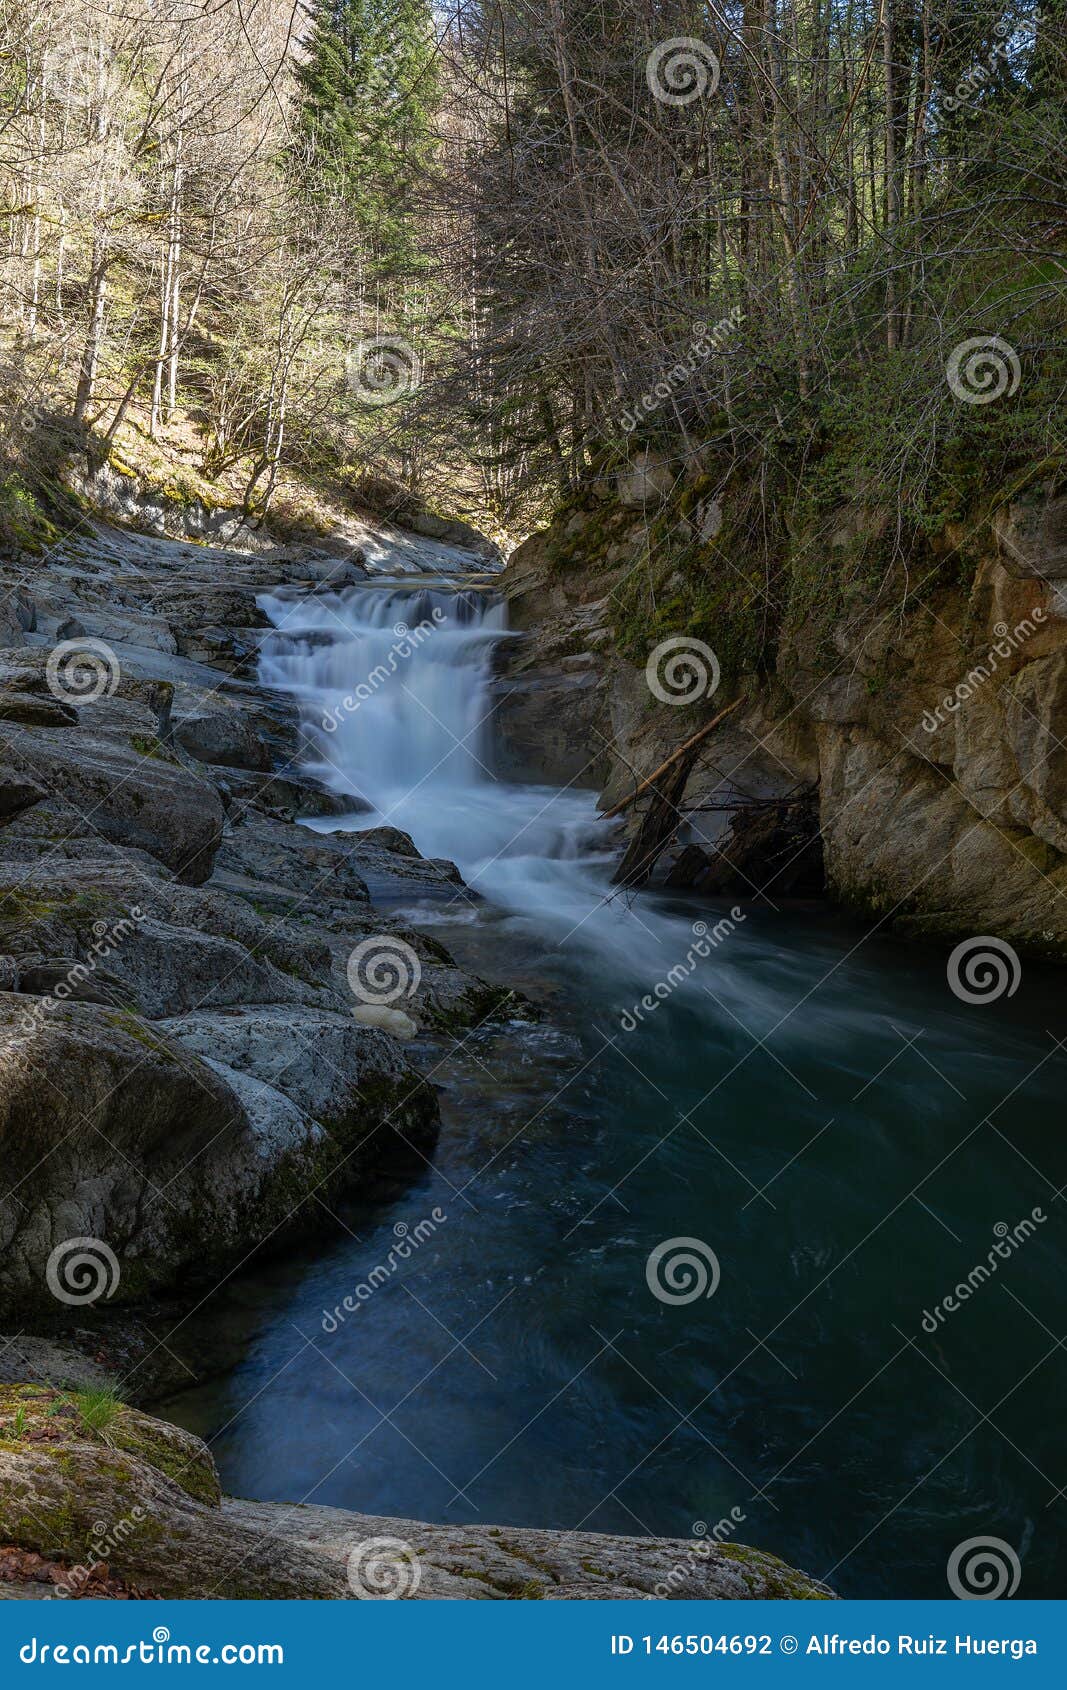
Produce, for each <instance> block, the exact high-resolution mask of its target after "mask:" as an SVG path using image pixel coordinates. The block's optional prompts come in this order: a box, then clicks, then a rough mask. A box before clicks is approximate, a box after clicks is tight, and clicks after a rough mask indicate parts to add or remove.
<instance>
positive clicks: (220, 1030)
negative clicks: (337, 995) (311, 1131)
mask: <svg viewBox="0 0 1067 1690" xmlns="http://www.w3.org/2000/svg"><path fill="white" fill-rule="evenodd" d="M163 1026H164V1028H165V1029H166V1031H168V1032H169V1033H171V1034H172V1035H173V1036H174V1038H176V1039H179V1040H180V1041H181V1043H182V1044H183V1045H184V1046H185V1047H186V1048H187V1049H190V1050H193V1051H195V1052H196V1053H197V1055H198V1056H201V1057H203V1058H204V1060H205V1061H207V1062H208V1063H210V1064H211V1066H213V1067H214V1068H215V1069H216V1070H217V1072H218V1073H219V1074H224V1075H225V1076H226V1078H227V1080H228V1081H230V1083H231V1084H235V1083H236V1082H234V1080H233V1076H234V1074H235V1073H236V1074H237V1075H246V1076H250V1077H251V1078H252V1079H253V1080H254V1081H257V1082H258V1087H257V1088H256V1090H257V1093H258V1091H259V1087H263V1086H266V1087H268V1088H269V1089H270V1090H271V1091H272V1092H274V1093H280V1094H281V1096H282V1097H283V1098H284V1099H287V1100H288V1102H289V1103H290V1104H291V1105H293V1107H294V1108H295V1109H296V1110H298V1111H299V1112H300V1113H301V1114H303V1115H305V1116H307V1117H309V1118H311V1119H312V1120H314V1121H315V1122H316V1123H318V1124H319V1125H320V1126H321V1127H322V1128H324V1129H325V1130H326V1131H327V1132H328V1133H329V1134H331V1135H332V1136H333V1138H334V1139H335V1140H336V1142H337V1145H338V1146H339V1147H341V1146H343V1147H344V1155H345V1158H346V1161H350V1164H351V1165H352V1166H364V1165H365V1155H364V1154H363V1153H364V1152H365V1151H366V1149H367V1148H368V1144H369V1141H370V1140H371V1139H372V1138H373V1137H374V1135H375V1134H377V1133H378V1132H379V1130H380V1129H382V1128H383V1127H385V1126H386V1125H387V1126H388V1131H389V1132H391V1133H393V1134H394V1135H396V1136H397V1137H399V1138H406V1136H407V1135H408V1134H410V1140H409V1142H411V1143H412V1144H413V1145H414V1146H415V1147H416V1149H420V1148H421V1149H425V1148H429V1147H430V1144H431V1143H432V1133H431V1134H429V1135H428V1134H427V1131H426V1128H427V1126H428V1125H429V1124H430V1121H431V1120H432V1119H433V1118H434V1117H435V1114H436V1110H435V1108H433V1107H432V1106H431V1105H430V1104H429V1101H428V1097H427V1094H428V1090H429V1088H428V1087H427V1086H426V1084H425V1082H423V1081H422V1080H420V1079H419V1078H418V1076H417V1075H416V1074H415V1072H414V1070H413V1069H411V1068H410V1067H409V1066H408V1064H407V1062H406V1061H405V1059H404V1058H403V1057H402V1056H401V1055H400V1052H399V1050H398V1049H397V1046H396V1045H395V1044H394V1043H393V1041H392V1040H391V1039H389V1038H387V1037H386V1036H385V1035H384V1034H383V1033H381V1032H379V1031H377V1030H375V1029H373V1028H371V1027H366V1026H362V1025H360V1024H359V1023H358V1022H356V1021H354V1020H353V1019H352V1017H351V1016H346V1015H339V1014H332V1013H330V1012H329V1011H325V1010H309V1009H304V1008H302V1007H300V1006H297V1005H289V1004H287V1005H284V1006H277V1005H270V1004H268V1005H262V1006H261V1005H246V1006H244V1007H242V1008H240V1009H228V1010H210V1011H209V1010H196V1011H194V1012H193V1013H191V1014H189V1015H181V1016H175V1017H173V1018H172V1019H171V1020H169V1021H166V1022H165V1023H163ZM383 1092H384V1093H386V1094H387V1099H388V1101H387V1103H386V1106H385V1107H384V1108H381V1107H374V1106H371V1100H372V1099H378V1098H381V1097H382V1094H383ZM246 1095H248V1094H247V1093H246ZM260 1095H261V1094H260ZM283 1114H284V1115H285V1116H287V1117H288V1116H289V1114H290V1111H289V1110H285V1109H284V1108H283Z"/></svg>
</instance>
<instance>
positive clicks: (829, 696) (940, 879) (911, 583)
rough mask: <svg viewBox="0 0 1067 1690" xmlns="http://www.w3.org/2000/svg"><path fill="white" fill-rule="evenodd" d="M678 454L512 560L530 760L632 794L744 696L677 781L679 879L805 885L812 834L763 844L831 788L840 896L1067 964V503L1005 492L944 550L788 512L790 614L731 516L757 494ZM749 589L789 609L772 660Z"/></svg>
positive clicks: (778, 620) (518, 721)
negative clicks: (751, 632) (768, 847)
mask: <svg viewBox="0 0 1067 1690" xmlns="http://www.w3.org/2000/svg"><path fill="white" fill-rule="evenodd" d="M656 467H657V466H655V465H649V464H648V463H646V464H644V465H643V466H641V471H640V473H639V474H637V475H635V474H634V473H630V474H628V475H626V476H623V477H620V478H619V479H618V481H617V482H616V483H615V484H613V485H609V484H607V483H605V482H601V483H599V484H597V485H596V486H595V487H594V488H593V489H592V490H591V491H590V493H589V495H588V496H587V497H585V498H583V499H582V500H581V501H578V502H576V503H575V504H574V505H572V507H571V508H569V509H568V510H566V511H564V512H563V513H562V514H561V516H560V517H559V518H558V519H557V520H556V522H555V523H554V524H553V525H552V527H551V528H550V529H548V530H546V531H545V532H543V533H541V534H538V535H535V536H534V537H533V538H532V539H530V540H529V541H527V542H526V543H525V544H524V545H523V546H522V547H520V548H519V550H518V551H517V552H516V553H515V555H514V557H513V558H512V560H511V563H510V564H509V566H508V569H507V571H506V573H505V576H504V578H503V582H504V591H505V592H506V594H507V596H508V600H509V604H510V608H511V616H512V623H513V626H515V627H516V628H518V629H519V630H521V631H523V632H524V634H525V636H526V637H525V638H524V639H523V640H522V641H519V642H516V643H515V645H514V646H513V647H511V648H510V649H509V652H508V661H507V668H506V671H505V673H504V674H503V675H502V677H501V682H500V689H501V698H500V704H499V710H498V721H499V727H500V737H501V741H502V744H503V747H504V750H503V752H502V761H503V763H504V766H505V768H506V769H507V770H508V771H509V772H515V771H523V772H529V770H530V769H531V768H534V767H536V768H538V771H539V773H540V775H541V778H544V779H548V780H553V781H559V782H564V781H575V782H576V783H577V784H581V785H586V786H593V787H597V788H599V789H601V792H602V799H601V803H602V807H603V808H607V807H609V806H610V805H612V804H614V803H616V802H617V801H618V800H619V799H621V798H623V797H625V796H626V795H627V794H628V793H631V792H632V791H633V790H634V787H635V785H636V783H637V781H638V780H639V779H643V778H645V777H646V776H648V775H649V774H650V773H652V772H653V771H654V770H655V769H656V768H657V767H658V766H659V765H660V764H661V763H662V762H663V760H664V759H665V758H666V757H667V756H668V755H669V754H670V753H671V752H672V751H673V750H675V749H676V748H677V747H678V746H680V745H681V744H682V743H683V742H684V741H685V740H686V739H687V738H689V737H691V736H692V735H693V734H694V733H695V732H696V731H697V730H699V729H700V727H701V726H702V725H704V724H706V723H708V722H709V721H710V720H711V718H712V717H713V716H714V715H715V714H717V713H718V712H719V711H720V710H722V709H723V708H724V707H725V706H726V705H727V704H729V703H731V702H733V701H734V700H737V701H739V702H738V703H737V707H736V709H735V710H734V711H733V712H732V713H731V715H730V717H729V719H728V720H727V721H725V722H724V723H723V724H722V726H721V727H719V728H717V729H715V730H714V731H713V732H712V734H711V735H710V736H709V737H708V738H707V739H706V740H705V741H704V742H703V743H702V744H701V745H700V747H699V751H698V754H697V755H696V759H695V762H694V764H693V766H692V768H691V769H690V771H689V773H688V775H687V776H684V771H683V776H684V785H683V786H682V789H681V793H680V795H678V794H677V793H675V794H673V795H672V796H673V798H674V802H675V803H676V805H677V807H678V809H679V810H680V811H681V812H682V815H683V821H682V824H681V825H680V826H679V827H677V828H676V829H675V830H674V834H673V837H672V838H671V839H670V841H669V843H668V845H667V848H666V850H665V851H664V853H663V855H662V857H661V858H660V859H659V863H658V867H657V870H656V874H657V876H658V877H660V878H663V877H666V878H667V879H668V880H669V881H670V883H672V884H675V885H702V886H704V887H705V888H706V889H709V890H718V889H726V888H727V887H729V889H730V890H733V891H740V890H744V889H745V884H746V882H747V889H748V890H749V891H750V892H754V891H755V890H756V889H757V888H758V887H761V886H762V887H765V889H766V890H767V891H768V894H769V895H770V896H771V897H773V896H774V895H775V890H776V889H777V891H778V892H779V893H786V892H789V891H791V890H792V891H795V890H797V888H796V886H794V885H793V883H792V871H791V869H790V868H789V867H788V865H795V864H796V862H797V861H798V860H800V855H801V853H802V852H803V851H804V849H805V845H804V841H803V838H802V837H801V835H800V834H797V830H796V828H795V827H794V830H793V831H794V835H795V837H794V840H793V844H792V845H790V843H789V840H788V837H787V838H785V840H784V842H783V844H782V848H781V849H780V850H779V851H778V852H777V853H775V852H773V851H772V852H771V853H770V857H769V858H768V857H767V854H766V852H763V853H762V854H761V852H760V850H757V851H756V854H755V857H753V855H752V851H751V849H750V846H751V840H750V839H748V838H747V836H746V837H743V835H745V828H746V827H747V829H748V834H749V835H751V833H752V818H753V817H755V816H757V815H759V816H761V817H762V818H763V834H764V835H765V834H766V832H767V825H768V823H767V818H768V817H776V818H777V820H779V821H781V820H782V818H783V817H785V816H786V815H790V816H792V817H793V818H794V821H795V819H796V817H797V816H798V815H800V814H801V813H802V810H803V804H804V794H805V792H806V791H809V790H810V791H812V792H813V793H814V795H815V796H816V799H817V825H818V830H819V832H820V833H821V840H822V849H823V857H824V862H825V873H826V880H827V884H828V887H829V889H830V891H831V892H832V893H833V894H834V895H835V896H837V897H838V898H840V899H841V900H843V901H845V902H847V903H849V904H852V905H854V906H857V907H859V908H861V909H862V910H864V911H865V912H866V913H868V914H870V915H875V916H877V917H879V918H882V919H885V920H887V921H892V922H893V923H894V924H898V925H904V926H908V927H910V928H911V929H913V930H915V931H921V932H925V933H928V934H940V935H943V936H951V935H972V934H978V933H983V934H984V933H989V934H994V935H999V936H1000V937H1002V938H1004V939H1006V940H1008V941H1010V942H1011V943H1013V944H1015V945H1017V946H1018V947H1019V948H1021V949H1023V950H1026V951H1030V952H1036V953H1041V954H1045V955H1052V956H1058V957H1063V956H1067V899H1065V897H1064V893H1065V891H1067V744H1065V743H1064V741H1065V737H1067V496H1064V495H1063V494H1062V492H1061V490H1060V488H1059V487H1058V486H1057V485H1056V484H1055V483H1054V482H1049V481H1044V482H1035V483H1032V484H1031V485H1030V487H1029V488H1028V489H1027V491H1026V492H1025V493H1022V494H1019V493H1016V494H1015V495H1014V496H1012V495H1011V494H1010V493H1009V492H1007V491H1005V492H1002V493H1000V494H999V495H997V496H994V497H990V498H989V499H987V501H986V503H985V505H984V507H983V508H981V509H977V510H975V511H974V512H972V514H971V516H970V517H969V519H968V520H967V521H966V522H962V521H961V522H958V523H955V522H954V523H946V524H945V525H944V527H943V528H942V530H941V532H940V533H939V534H938V535H937V536H936V537H935V538H933V539H929V538H926V539H923V540H922V541H921V543H916V542H915V540H914V537H912V539H911V540H910V541H909V542H908V543H906V544H902V543H901V541H900V529H899V526H898V525H897V522H896V519H895V518H894V519H892V520H891V519H890V517H889V515H888V513H887V512H886V511H884V510H879V509H874V508H864V506H863V505H862V504H860V503H854V504H847V505H841V506H839V507H838V508H837V509H836V510H835V511H833V512H832V514H831V516H830V519H829V520H828V521H824V522H823V523H822V524H821V525H820V526H819V528H818V531H817V532H816V531H813V530H812V529H811V528H808V529H806V530H804V529H795V530H793V531H792V532H790V531H788V530H787V529H786V527H785V524H783V525H782V532H783V541H782V547H781V550H780V552H779V557H778V565H777V567H778V571H779V573H778V586H779V587H781V583H782V581H783V580H784V581H785V582H786V583H787V585H786V587H785V589H784V590H783V591H780V592H779V594H778V602H779V603H780V604H781V606H782V608H781V612H780V614H777V616H775V614H774V613H773V609H772V601H773V600H774V598H775V590H776V589H775V583H774V582H770V581H769V582H768V585H767V587H766V589H763V588H761V586H760V584H759V582H758V581H756V582H755V586H754V571H753V568H752V561H751V557H750V556H749V555H748V554H747V552H746V551H745V549H744V541H743V539H742V537H741V534H740V532H739V531H738V530H735V529H734V527H733V526H732V523H731V502H732V501H733V502H734V503H736V504H740V503H741V502H743V500H744V498H745V494H744V492H743V491H738V490H731V488H730V487H729V485H727V486H726V488H725V490H718V491H717V492H716V495H715V497H714V498H712V497H711V496H710V493H709V489H710V487H711V486H713V484H714V478H713V477H709V476H708V475H707V474H706V473H705V474H703V475H699V474H695V473H689V474H686V473H685V472H678V473H675V471H674V469H673V466H666V471H667V473H665V474H662V475H657V474H656V473H654V472H655V470H656ZM679 537H681V539H682V540H683V541H684V565H683V566H682V567H679V565H678V562H677V559H678V541H679ZM813 559H814V566H813ZM805 572H806V573H805ZM731 598H733V601H734V602H733V605H732V604H731ZM761 599H762V600H764V601H765V603H761V602H760V601H761ZM737 602H741V604H742V607H743V608H742V615H747V616H748V622H749V626H751V625H752V623H753V621H754V618H753V615H752V611H753V608H754V609H755V612H756V615H758V616H762V617H763V618H764V621H765V622H766V623H767V625H768V629H769V631H768V632H767V633H766V634H765V635H764V638H763V641H762V645H761V646H759V648H758V651H757V648H756V647H755V646H754V644H753V642H751V641H750V642H748V643H747V644H746V639H745V638H744V637H739V634H738V613H737V610H736V604H737ZM709 605H710V606H711V610H710V612H709ZM672 618H673V622H672ZM717 629H718V631H719V634H720V636H721V644H720V642H719V641H718V640H717V638H716V631H717ZM744 632H745V630H744V628H742V636H743V635H744ZM754 652H756V653H757V654H756V655H755V656H754ZM672 658H673V660H674V662H675V665H676V667H675V669H674V672H673V675H672V674H671V673H670V670H669V664H670V662H671V659H672ZM646 662H647V664H648V669H647V672H646V666H645V665H646ZM717 676H718V684H717V685H716V684H715V683H716V678H717ZM665 697H666V698H667V699H668V702H664V701H663V700H664V698H665ZM675 700H677V701H675ZM656 787H657V789H658V790H659V791H660V792H661V793H663V792H664V789H665V779H664V778H661V779H660V780H659V781H657V783H656ZM651 796H652V795H651V794H649V798H651ZM753 799H755V800H757V801H762V807H761V808H760V807H752V806H751V801H752V800H753ZM768 800H778V801H786V800H788V803H783V804H782V807H780V808H776V807H775V805H774V804H770V803H768ZM738 805H741V806H743V807H744V810H743V814H744V816H745V817H746V820H745V821H744V822H742V821H741V820H739V819H738V813H737V806H738ZM642 810H644V811H645V812H646V813H647V803H646V800H644V799H642V800H641V801H640V802H639V803H638V804H637V805H636V806H634V810H633V811H632V812H630V818H631V819H630V821H629V826H630V829H631V833H632V832H633V830H634V828H635V826H636V825H637V820H638V813H639V812H641V811H642ZM759 831H760V830H759V829H757V830H756V832H757V833H758V832H759ZM801 833H802V830H801ZM724 852H725V854H726V857H727V858H728V859H729V865H728V872H727V871H726V870H724V863H723V853H724ZM768 863H770V864H771V865H772V866H771V867H768ZM774 865H776V866H774ZM809 868H810V858H809ZM811 885H812V877H811V875H810V873H809V874H808V875H807V877H806V879H805V881H804V884H803V886H802V887H801V888H800V889H801V890H808V889H810V887H811Z"/></svg>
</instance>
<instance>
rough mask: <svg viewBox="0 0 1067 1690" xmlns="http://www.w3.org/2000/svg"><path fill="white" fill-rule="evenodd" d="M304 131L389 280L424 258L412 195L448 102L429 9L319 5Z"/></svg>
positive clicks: (419, 4)
mask: <svg viewBox="0 0 1067 1690" xmlns="http://www.w3.org/2000/svg"><path fill="white" fill-rule="evenodd" d="M306 10H307V14H308V18H309V21H310V30H309V33H308V35H307V36H306V38H305V40H304V43H303V45H304V48H305V51H306V58H305V59H304V60H303V62H302V63H301V64H300V65H299V66H298V68H297V73H296V74H297V80H298V82H299V84H300V88H301V96H302V97H301V105H300V126H301V130H302V135H303V141H304V145H305V150H306V151H307V152H309V153H310V159H311V165H312V173H313V177H314V179H315V180H316V181H317V182H318V183H319V184H321V189H322V192H323V193H324V194H325V195H329V196H331V197H337V198H340V199H342V200H343V201H344V202H345V203H346V204H347V205H348V206H349V207H350V209H351V210H352V211H353V212H354V214H355V216H356V218H357V221H358V222H359V224H360V226H361V227H362V229H363V231H364V233H365V235H366V236H367V238H368V241H369V243H370V244H371V246H372V247H373V248H374V249H375V250H376V252H377V254H378V256H379V261H380V263H381V265H382V267H383V268H384V269H385V270H396V269H404V268H410V267H411V266H412V265H413V264H414V263H415V262H416V258H417V239H416V231H415V227H414V217H413V210H412V197H413V191H414V188H415V186H416V183H417V182H418V180H419V178H420V177H421V176H422V175H423V173H424V172H425V170H426V168H427V166H428V164H429V162H430V157H431V154H432V147H433V136H432V123H433V117H434V112H435V108H436V105H437V101H438V96H439V79H438V74H437V58H436V43H435V37H434V30H433V21H432V13H431V9H430V6H429V4H428V3H427V0H312V4H310V5H308V6H307V8H306Z"/></svg>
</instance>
